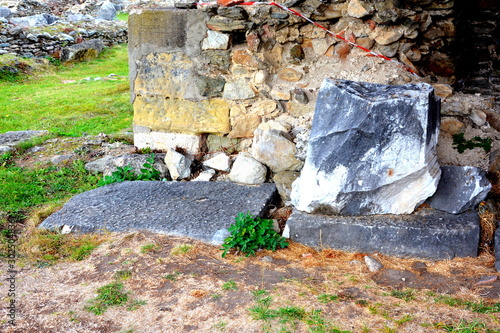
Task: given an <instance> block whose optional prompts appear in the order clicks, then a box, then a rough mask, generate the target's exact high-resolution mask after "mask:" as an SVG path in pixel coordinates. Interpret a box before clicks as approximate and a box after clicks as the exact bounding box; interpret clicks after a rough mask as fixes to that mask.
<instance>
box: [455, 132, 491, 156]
mask: <svg viewBox="0 0 500 333" xmlns="http://www.w3.org/2000/svg"><path fill="white" fill-rule="evenodd" d="M492 141H493V140H491V139H490V138H486V139H483V138H480V137H479V136H475V137H473V138H472V139H470V140H466V139H465V135H464V133H459V134H454V135H453V146H454V147H453V148H455V149H456V150H458V152H459V153H460V154H462V153H463V152H465V151H466V150H467V149H474V148H483V149H484V151H485V152H489V151H490V150H491V142H492Z"/></svg>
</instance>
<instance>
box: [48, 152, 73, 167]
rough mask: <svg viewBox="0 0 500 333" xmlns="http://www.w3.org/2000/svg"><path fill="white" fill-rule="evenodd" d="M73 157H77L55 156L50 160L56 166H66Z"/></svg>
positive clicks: (67, 155)
mask: <svg viewBox="0 0 500 333" xmlns="http://www.w3.org/2000/svg"><path fill="white" fill-rule="evenodd" d="M73 157H75V156H74V155H69V154H65V155H54V156H52V158H51V159H50V163H52V164H55V165H57V164H64V163H67V162H69V161H70V160H71V159H72V158H73Z"/></svg>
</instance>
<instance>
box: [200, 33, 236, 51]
mask: <svg viewBox="0 0 500 333" xmlns="http://www.w3.org/2000/svg"><path fill="white" fill-rule="evenodd" d="M228 47H229V35H227V34H223V33H221V32H217V31H213V30H208V31H207V37H206V38H205V39H204V40H203V44H202V45H201V48H202V49H203V50H227V48H228Z"/></svg>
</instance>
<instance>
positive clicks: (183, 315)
mask: <svg viewBox="0 0 500 333" xmlns="http://www.w3.org/2000/svg"><path fill="white" fill-rule="evenodd" d="M105 237H106V241H105V242H104V243H103V244H101V246H99V247H98V248H97V249H96V250H94V252H93V253H92V254H91V255H90V256H89V257H88V258H86V259H85V260H83V261H77V262H70V261H62V262H59V263H57V264H55V265H53V266H50V267H37V266H36V265H35V264H33V263H29V262H26V261H23V260H21V261H19V262H18V264H20V265H18V266H19V267H18V272H17V274H16V275H15V293H16V296H15V302H16V317H15V322H16V326H12V325H10V324H9V323H8V322H7V320H8V317H7V315H8V312H7V308H6V306H7V305H8V298H7V297H5V295H7V292H8V290H7V289H8V288H9V283H7V282H5V281H4V282H3V283H2V285H0V293H1V295H3V297H2V302H3V305H2V309H1V319H2V322H1V323H0V331H1V332H33V333H35V332H44V333H50V332H89V333H90V332H96V333H97V332H155V333H156V332H218V331H225V332H263V331H271V332H278V331H280V329H282V328H283V327H284V326H283V325H285V324H282V323H279V322H278V321H277V320H275V321H270V325H266V323H265V322H263V321H261V320H255V319H253V318H252V315H251V312H250V311H249V309H250V308H252V307H254V306H256V305H257V303H256V300H255V298H254V295H253V294H252V292H254V291H256V290H260V289H265V290H267V291H269V292H270V295H271V296H272V297H273V300H274V302H273V303H272V305H271V306H270V307H271V308H275V309H277V308H279V307H286V306H288V307H292V306H295V307H300V308H303V309H305V310H306V311H311V310H321V311H322V312H321V315H322V317H323V318H324V319H325V320H326V321H328V322H331V323H333V324H334V325H335V326H336V327H338V328H339V329H342V330H349V331H353V332H366V331H367V329H370V331H371V332H375V331H380V330H386V329H387V328H393V329H395V330H394V332H434V331H436V332H439V331H443V330H442V329H439V328H438V327H439V325H445V324H449V325H453V324H458V323H459V322H461V321H466V322H476V321H477V322H481V323H483V324H485V325H486V327H488V328H489V329H491V330H493V331H492V332H499V331H500V316H499V314H498V313H492V314H491V313H490V314H482V313H476V312H473V311H471V310H468V309H466V308H465V307H463V306H449V305H446V304H442V303H441V302H436V299H438V297H439V296H440V295H443V294H445V295H449V296H451V297H453V298H459V299H462V300H468V301H472V302H484V303H485V304H489V303H490V302H500V281H499V280H496V281H493V282H489V283H486V284H479V285H476V283H477V282H479V281H480V280H481V279H482V278H483V277H484V276H498V273H495V271H494V269H493V262H494V258H493V256H491V255H487V254H484V255H482V256H480V257H478V258H461V259H453V260H446V261H440V262H429V261H423V260H420V261H416V260H410V259H396V258H392V257H387V256H383V255H377V254H375V255H374V257H376V258H377V259H378V260H380V261H381V262H382V263H383V264H384V266H385V268H384V269H383V270H382V271H380V272H378V273H371V272H369V271H368V269H367V267H366V266H365V265H364V263H363V257H364V254H359V253H346V252H341V251H334V250H331V249H324V250H322V251H319V252H317V251H315V250H313V249H311V248H308V247H305V246H302V245H300V244H296V243H292V244H290V246H289V248H287V249H283V250H279V251H277V252H274V253H273V252H269V251H261V252H259V253H258V255H257V256H255V257H248V258H247V257H244V256H236V255H228V256H227V257H226V258H225V259H223V258H221V256H220V255H221V251H220V250H219V249H218V247H214V246H210V245H206V244H203V243H200V242H196V241H193V240H190V239H185V238H178V237H172V236H167V235H160V234H152V233H143V232H135V233H121V234H109V235H106V236H105ZM150 244H154V247H152V249H150V250H149V251H145V250H144V249H145V248H144V246H145V245H146V248H147V245H150ZM186 244H188V245H190V246H191V248H190V249H189V250H188V251H186V252H185V253H182V251H179V246H182V245H186ZM184 248H188V247H186V246H185V247H184ZM271 258H272V259H271ZM268 261H270V262H268ZM0 267H1V271H0V274H1V275H2V276H3V277H4V276H8V273H7V270H8V268H7V265H6V263H2V264H1V266H0ZM118 271H128V272H130V273H131V276H130V278H128V279H124V280H121V282H123V283H124V285H125V289H126V290H127V291H129V292H130V297H131V298H133V299H135V300H140V301H144V302H145V304H144V305H141V306H139V307H138V309H136V310H127V307H126V306H114V307H110V308H109V309H108V310H107V311H106V312H105V313H104V314H102V315H95V314H93V313H91V312H89V311H87V310H85V306H86V305H88V304H89V300H91V299H93V298H95V297H96V296H97V294H96V291H97V289H98V288H99V287H101V286H103V285H106V284H109V283H112V282H114V281H117V273H116V272H118ZM228 281H229V282H231V281H234V284H233V286H234V288H226V289H227V290H226V289H225V288H224V287H225V286H226V287H227V282H228ZM225 283H226V285H225ZM231 283H232V282H231ZM393 290H399V291H402V292H406V293H407V294H409V295H411V297H409V299H407V300H403V299H401V298H398V297H395V296H394V294H393ZM430 292H432V293H430ZM433 293H434V294H433ZM324 294H326V295H336V300H335V301H331V302H327V303H324V302H322V301H321V299H322V298H321V295H324ZM391 295H393V296H391ZM144 302H143V303H144ZM292 331H294V332H307V331H308V326H307V325H306V324H305V323H303V322H297V323H296V324H295V326H294V327H293V330H292ZM386 331H387V330H386ZM320 332H321V331H320ZM325 332H326V331H325Z"/></svg>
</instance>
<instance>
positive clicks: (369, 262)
mask: <svg viewBox="0 0 500 333" xmlns="http://www.w3.org/2000/svg"><path fill="white" fill-rule="evenodd" d="M365 264H366V267H368V270H369V271H370V272H374V273H375V272H378V271H380V270H381V269H382V268H384V265H382V264H381V263H380V261H378V260H377V259H375V258H373V257H370V256H365Z"/></svg>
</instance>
